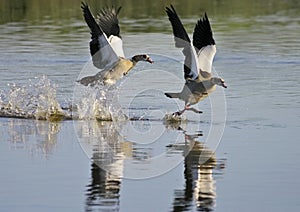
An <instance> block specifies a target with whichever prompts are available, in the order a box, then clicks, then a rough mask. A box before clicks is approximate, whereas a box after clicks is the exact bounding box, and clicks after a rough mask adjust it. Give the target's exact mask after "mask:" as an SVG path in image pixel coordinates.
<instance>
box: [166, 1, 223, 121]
mask: <svg viewBox="0 0 300 212" xmlns="http://www.w3.org/2000/svg"><path fill="white" fill-rule="evenodd" d="M166 13H167V15H168V16H169V20H170V22H171V24H172V28H173V34H174V39H175V46H176V47H177V48H183V51H182V52H183V54H184V56H185V60H184V78H185V84H184V87H183V89H182V91H181V92H179V93H165V95H166V96H167V97H169V98H179V99H181V100H183V101H184V102H185V107H184V109H183V110H181V111H178V112H176V113H173V115H181V114H182V113H183V112H184V111H186V110H191V111H193V112H196V113H202V111H199V110H197V109H195V108H191V107H190V106H191V105H194V104H196V103H198V102H199V101H201V100H202V99H204V98H206V97H207V96H208V95H209V94H210V93H212V92H213V91H214V90H215V89H216V85H219V86H222V87H224V88H227V86H226V84H225V82H224V80H223V79H222V78H218V77H212V74H211V69H212V62H213V58H214V56H215V54H216V45H215V41H214V38H213V34H212V30H211V26H210V23H209V20H208V18H207V14H206V13H205V14H204V17H203V18H200V19H199V21H198V22H197V24H196V26H195V29H194V34H193V43H192V42H191V40H190V38H189V36H188V34H187V32H186V31H185V29H184V27H183V25H182V23H181V21H180V19H179V17H178V15H177V13H176V11H175V9H174V7H173V6H172V5H171V8H169V7H166Z"/></svg>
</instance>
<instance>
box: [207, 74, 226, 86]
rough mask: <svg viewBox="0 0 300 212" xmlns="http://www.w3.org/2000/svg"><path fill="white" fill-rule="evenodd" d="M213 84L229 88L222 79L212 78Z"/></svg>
mask: <svg viewBox="0 0 300 212" xmlns="http://www.w3.org/2000/svg"><path fill="white" fill-rule="evenodd" d="M211 82H212V83H213V84H215V85H219V86H222V87H224V88H227V85H226V84H225V81H224V80H223V79H222V78H218V77H212V78H211Z"/></svg>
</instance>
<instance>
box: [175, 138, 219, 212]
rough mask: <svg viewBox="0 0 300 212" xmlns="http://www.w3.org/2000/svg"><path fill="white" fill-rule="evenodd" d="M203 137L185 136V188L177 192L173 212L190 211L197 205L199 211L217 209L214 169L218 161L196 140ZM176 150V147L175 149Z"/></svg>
mask: <svg viewBox="0 0 300 212" xmlns="http://www.w3.org/2000/svg"><path fill="white" fill-rule="evenodd" d="M199 136H202V134H201V133H198V134H195V135H187V134H186V135H185V145H181V146H177V147H176V149H182V150H183V154H184V155H185V159H184V178H185V188H184V189H180V190H175V192H174V202H173V211H190V210H192V209H193V208H192V207H194V205H196V207H197V211H212V210H213V209H214V207H215V199H216V187H215V180H214V177H213V169H214V168H215V167H216V164H217V159H216V157H215V154H214V152H212V151H211V150H209V149H208V148H207V147H206V146H205V145H204V144H203V143H201V142H199V141H197V140H196V139H197V138H198V137H199ZM173 148H174V147H173Z"/></svg>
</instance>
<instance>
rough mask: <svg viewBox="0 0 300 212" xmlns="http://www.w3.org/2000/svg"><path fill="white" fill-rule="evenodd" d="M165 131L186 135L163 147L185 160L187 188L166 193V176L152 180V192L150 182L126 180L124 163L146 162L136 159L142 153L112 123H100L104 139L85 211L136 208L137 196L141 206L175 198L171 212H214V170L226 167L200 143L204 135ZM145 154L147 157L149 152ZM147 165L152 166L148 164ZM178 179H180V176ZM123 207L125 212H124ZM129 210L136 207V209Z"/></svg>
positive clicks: (97, 146) (96, 147) (175, 128)
mask: <svg viewBox="0 0 300 212" xmlns="http://www.w3.org/2000/svg"><path fill="white" fill-rule="evenodd" d="M93 126H96V125H93ZM162 126H163V125H162ZM164 127H165V128H167V130H168V131H172V133H175V134H177V135H183V137H182V138H183V139H182V140H180V141H179V142H178V141H177V142H176V143H172V141H171V140H170V141H167V142H169V143H172V144H169V145H166V146H164V147H165V148H166V150H167V152H168V153H167V154H170V157H171V156H172V155H181V156H182V157H183V161H182V163H181V164H182V167H183V170H184V175H183V176H184V179H182V180H183V182H184V186H183V187H181V188H179V189H178V188H174V189H172V190H171V193H168V192H167V190H166V189H167V187H168V186H167V185H166V188H164V183H165V181H164V179H163V178H164V176H163V175H162V176H158V177H156V178H153V179H150V181H151V185H153V186H152V187H153V188H152V187H151V188H149V187H148V186H149V179H147V180H145V181H144V180H138V181H134V182H132V181H130V180H126V179H125V178H124V171H125V169H126V168H128V167H126V166H127V165H126V162H125V161H126V160H139V161H141V160H142V162H143V159H141V158H140V157H135V156H134V155H135V154H136V152H141V151H143V149H140V150H137V147H136V146H135V144H134V143H133V142H129V141H126V140H125V139H124V138H123V137H122V136H121V135H120V133H119V131H118V130H119V129H117V128H116V127H115V126H114V124H113V123H111V122H98V130H99V132H101V136H98V140H97V142H95V143H94V144H93V145H92V146H93V147H92V152H93V154H92V165H91V180H90V182H89V184H88V185H87V189H86V211H99V210H107V211H119V210H120V209H121V205H126V204H129V203H124V201H127V202H131V204H137V202H136V201H137V200H136V198H137V197H136V195H137V196H138V198H140V199H139V201H141V202H143V201H145V202H149V201H150V202H151V201H152V202H153V203H154V202H155V201H156V200H155V198H157V197H158V196H160V195H163V196H166V195H172V196H173V201H172V202H166V203H165V204H166V207H168V208H169V209H170V210H171V211H194V210H198V211H212V210H213V209H214V207H215V201H216V184H215V179H214V174H215V172H214V170H216V169H223V168H224V166H223V165H220V164H219V163H223V161H221V160H217V159H216V156H215V154H214V152H213V151H211V150H210V149H208V148H207V147H206V146H205V144H204V143H202V142H200V141H199V140H198V139H199V138H201V137H202V132H200V131H199V132H196V134H187V132H186V131H185V130H183V129H182V126H181V125H180V124H174V123H172V124H168V123H165V126H164ZM184 127H185V126H184ZM104 143H105V144H108V146H109V148H110V151H111V152H110V153H108V152H107V149H108V147H107V146H105V145H103V144H104ZM162 148H163V147H162ZM111 153H113V154H111ZM145 154H148V153H147V150H146V152H145ZM144 163H149V161H147V162H146V160H145V161H144ZM176 173H177V172H176ZM176 175H177V176H178V173H177V174H176ZM179 176H180V174H179ZM152 181H153V182H152ZM152 183H153V184H152ZM177 183H178V182H177ZM147 184H148V185H147ZM157 184H159V185H160V186H159V190H156V189H155V187H156V186H155V185H157ZM132 186H133V187H132ZM122 188H123V189H125V188H127V190H126V189H125V190H126V192H124V191H123V192H122ZM136 189H138V190H136ZM149 190H150V191H149ZM132 192H134V193H132ZM148 192H150V193H151V194H152V195H154V192H159V193H157V197H155V196H153V200H149V196H147V195H146V194H148ZM121 196H122V197H121ZM121 200H122V202H123V203H122V204H121ZM153 203H152V205H151V207H153V210H154V209H158V208H156V207H157V206H156V205H155V204H154V205H153ZM123 207H124V206H123ZM123 207H122V210H125V209H124V208H123ZM130 207H135V205H131V206H130ZM148 209H149V208H148ZM126 210H127V209H126ZM126 210H125V211H126Z"/></svg>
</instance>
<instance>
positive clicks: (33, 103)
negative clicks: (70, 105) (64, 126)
mask: <svg viewBox="0 0 300 212" xmlns="http://www.w3.org/2000/svg"><path fill="white" fill-rule="evenodd" d="M0 94H1V95H0V116H2V117H14V118H27V119H30V118H33V119H40V120H49V121H58V120H62V119H65V118H67V117H68V116H67V114H66V113H65V112H64V111H63V110H62V108H61V106H60V104H59V102H58V101H57V98H56V85H55V84H53V83H51V81H50V80H49V79H48V77H47V76H42V77H36V78H35V79H32V80H29V83H27V84H25V85H16V84H14V83H13V84H9V85H8V90H7V92H5V91H3V90H1V92H0Z"/></svg>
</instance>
